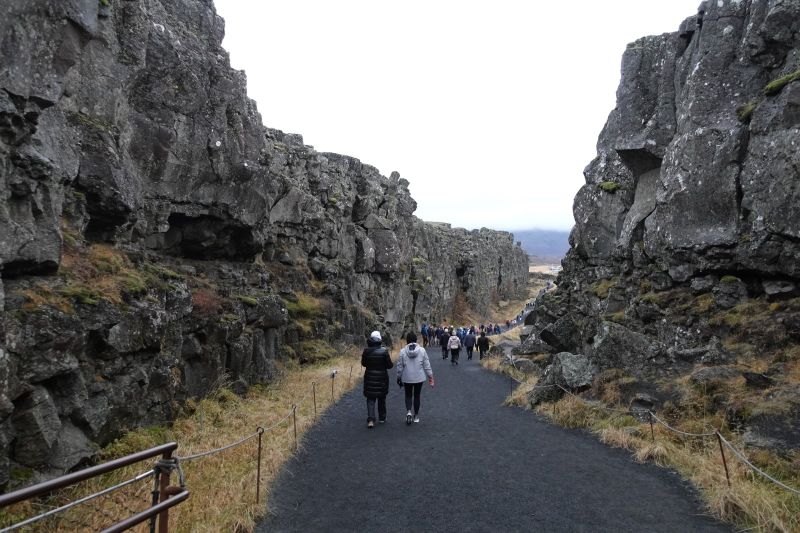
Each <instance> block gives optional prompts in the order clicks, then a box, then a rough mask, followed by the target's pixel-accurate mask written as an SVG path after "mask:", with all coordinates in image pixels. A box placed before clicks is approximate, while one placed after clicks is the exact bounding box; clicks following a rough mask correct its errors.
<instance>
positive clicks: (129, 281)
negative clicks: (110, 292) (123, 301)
mask: <svg viewBox="0 0 800 533" xmlns="http://www.w3.org/2000/svg"><path fill="white" fill-rule="evenodd" d="M148 281H151V280H148V278H147V276H144V275H142V274H141V273H140V272H136V271H135V270H131V271H129V272H126V273H125V275H124V276H123V277H122V280H121V281H120V287H121V288H122V290H123V292H126V293H127V294H132V295H138V294H144V293H146V292H147V289H148V286H149V283H148Z"/></svg>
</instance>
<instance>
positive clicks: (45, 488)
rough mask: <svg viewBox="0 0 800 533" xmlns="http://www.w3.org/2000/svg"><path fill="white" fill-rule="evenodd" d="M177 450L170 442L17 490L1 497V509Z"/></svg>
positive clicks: (175, 445) (176, 444) (176, 446)
mask: <svg viewBox="0 0 800 533" xmlns="http://www.w3.org/2000/svg"><path fill="white" fill-rule="evenodd" d="M177 448H178V443H177V442H169V443H167V444H162V445H160V446H156V447H155V448H150V449H148V450H143V451H141V452H136V453H132V454H131V455H126V456H125V457H121V458H119V459H115V460H113V461H109V462H107V463H103V464H100V465H97V466H92V467H89V468H85V469H83V470H79V471H77V472H74V473H72V474H67V475H65V476H61V477H58V478H55V479H51V480H49V481H43V482H41V483H37V484H36V485H31V486H30V487H25V488H22V489H19V490H15V491H14V492H9V493H8V494H3V495H2V496H0V507H6V506H8V505H11V504H14V503H18V502H21V501H24V500H29V499H31V498H36V497H37V496H42V495H44V494H50V493H51V492H54V491H56V490H58V489H63V488H64V487H68V486H70V485H74V484H76V483H79V482H81V481H84V480H87V479H90V478H93V477H96V476H99V475H101V474H106V473H108V472H111V471H112V470H117V469H119V468H122V467H124V466H128V465H132V464H134V463H138V462H140V461H144V460H145V459H150V458H151V457H158V456H160V455H164V454H171V453H172V452H173V451H175V450H176V449H177Z"/></svg>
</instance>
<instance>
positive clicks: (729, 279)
mask: <svg viewBox="0 0 800 533" xmlns="http://www.w3.org/2000/svg"><path fill="white" fill-rule="evenodd" d="M719 280H720V281H721V282H722V283H736V282H737V281H739V278H737V277H736V276H731V275H727V276H722V277H721V278H720V279H719Z"/></svg>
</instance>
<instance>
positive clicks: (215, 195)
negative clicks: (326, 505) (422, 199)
mask: <svg viewBox="0 0 800 533" xmlns="http://www.w3.org/2000/svg"><path fill="white" fill-rule="evenodd" d="M222 37H223V21H222V19H221V18H219V17H218V16H217V15H216V13H215V11H214V8H213V4H212V2H211V0H169V1H163V0H110V1H109V2H105V1H103V2H98V1H97V0H67V1H64V0H10V1H7V2H3V5H2V7H0V271H1V272H2V282H0V486H4V485H6V484H7V483H8V481H9V480H10V479H11V480H12V481H14V482H19V481H21V480H23V479H29V478H30V476H31V474H32V473H34V472H38V473H46V474H55V473H59V472H63V471H65V470H69V469H72V468H75V467H76V466H79V465H81V464H83V463H85V462H87V461H90V460H91V459H92V457H93V455H94V450H95V449H96V448H97V446H98V445H102V444H104V443H107V442H109V440H111V439H113V438H114V437H116V436H117V435H119V434H120V432H121V431H122V430H124V429H125V428H130V427H135V426H137V425H142V424H155V423H164V422H165V421H168V420H170V419H171V418H172V417H174V416H175V414H176V413H177V412H178V411H179V409H180V406H181V404H182V403H183V401H184V400H185V399H187V398H190V397H198V396H202V395H203V394H206V393H207V392H208V391H210V390H212V389H213V388H214V387H215V386H218V385H219V384H220V383H221V382H223V380H227V381H228V382H230V383H231V385H232V386H233V387H234V388H235V389H237V390H242V389H244V388H246V387H247V386H248V385H250V384H253V383H263V382H267V381H269V380H270V379H271V378H272V377H273V375H274V372H275V368H276V367H275V361H276V360H279V359H285V358H289V357H296V358H298V359H300V360H301V361H310V360H314V359H316V358H319V357H322V356H325V355H326V354H329V353H330V352H332V351H334V350H335V349H337V342H342V343H345V342H359V343H360V342H361V339H363V335H364V333H365V331H369V330H370V329H373V328H381V329H383V330H384V331H386V332H387V334H389V335H390V336H391V335H394V336H397V335H398V334H399V333H401V332H402V331H403V329H404V328H406V327H410V326H413V325H414V324H416V323H418V322H419V321H421V320H425V319H427V320H441V319H443V318H445V317H446V316H451V313H452V312H453V307H454V304H455V303H456V302H457V301H459V299H463V300H464V301H466V302H467V303H468V304H469V305H471V306H472V307H473V308H475V309H476V310H477V311H479V312H480V311H485V310H486V309H487V307H488V305H489V304H490V303H491V302H492V300H493V299H508V298H513V297H522V296H523V295H524V289H525V283H526V277H527V260H526V257H525V254H524V253H523V252H522V250H521V249H520V248H519V246H518V245H516V244H515V243H514V241H513V237H512V236H511V235H510V234H508V233H502V232H493V231H490V230H486V229H483V230H480V231H471V232H468V231H465V230H459V229H452V228H449V227H447V226H442V225H430V224H426V223H424V222H422V221H420V220H419V219H417V218H415V217H414V215H413V212H414V210H415V207H416V204H415V202H414V200H413V199H412V198H411V197H410V195H409V192H408V187H407V186H408V182H407V181H406V180H404V179H401V178H400V177H399V176H398V175H397V174H392V175H391V176H390V177H389V178H386V177H383V176H381V175H380V174H379V173H378V171H377V170H376V169H375V168H373V167H370V166H369V165H366V164H363V163H361V162H360V161H359V160H357V159H355V158H352V157H347V156H341V155H336V154H325V153H318V152H316V151H315V150H314V149H313V148H312V147H310V146H306V145H304V144H303V141H302V138H301V137H299V136H297V135H289V134H285V133H283V132H280V131H276V130H272V129H268V128H265V127H264V126H263V125H262V121H261V117H260V116H259V114H258V112H257V110H256V105H255V103H254V102H252V101H251V100H249V99H248V98H247V96H246V80H245V77H244V74H243V73H241V72H237V71H235V70H232V69H231V68H230V65H229V61H228V55H227V53H226V52H225V50H224V49H222V47H221V41H222ZM320 339H322V342H320ZM331 343H333V344H334V346H331Z"/></svg>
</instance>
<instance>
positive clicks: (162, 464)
mask: <svg viewBox="0 0 800 533" xmlns="http://www.w3.org/2000/svg"><path fill="white" fill-rule="evenodd" d="M352 372H353V367H352V365H351V366H350V373H349V376H348V386H349V385H350V383H351V381H352ZM338 373H339V371H338V370H334V371H332V372H331V373H330V374H329V378H330V380H331V396H330V400H331V403H333V401H334V400H335V392H336V376H337V375H338ZM317 385H318V383H317V382H316V381H312V382H311V387H310V390H309V391H308V392H307V393H306V394H305V395H304V396H303V397H302V398H301V399H300V400H299V401H297V402H295V403H293V404H292V406H291V408H290V409H289V412H288V413H287V414H286V415H285V416H284V417H282V418H281V419H279V420H278V421H276V422H274V423H273V424H272V425H270V426H268V427H266V428H264V427H261V426H259V427H258V428H256V431H255V432H254V433H251V434H249V435H246V436H244V437H242V438H240V439H238V440H236V441H234V442H231V443H228V444H225V445H222V446H219V447H217V448H213V449H210V450H205V451H201V452H196V453H192V454H190V455H186V456H183V457H181V456H177V455H174V456H172V457H170V458H162V459H160V460H159V461H158V462H157V463H156V466H155V468H153V469H151V470H148V471H147V472H143V473H141V474H139V475H137V476H135V477H134V478H131V479H128V480H126V481H123V482H121V483H118V484H116V485H113V486H111V487H108V488H105V489H103V490H101V491H98V492H96V493H93V494H90V495H88V496H84V497H81V498H79V499H77V500H74V501H72V502H69V503H67V504H65V505H62V506H60V507H57V508H55V509H50V510H48V511H46V512H43V513H40V514H38V515H36V516H33V517H30V518H27V519H25V520H23V521H21V522H17V523H15V524H13V525H10V526H7V527H5V528H3V529H0V533H6V532H11V531H16V530H19V529H21V528H23V527H25V526H28V525H31V524H33V523H36V522H39V521H40V520H44V519H46V518H52V517H54V516H56V515H58V514H61V513H64V512H66V511H68V510H70V509H72V508H74V507H77V506H78V505H81V504H84V503H86V502H89V501H92V500H94V499H96V498H99V497H101V496H106V495H108V494H111V493H112V492H115V491H117V490H120V489H122V488H124V487H127V486H129V485H132V484H133V483H136V482H139V481H142V480H144V479H147V478H148V477H151V476H154V477H155V480H154V485H155V487H154V490H153V495H154V496H153V498H154V499H153V504H154V506H153V509H155V508H156V507H157V506H156V505H155V504H156V500H157V497H158V494H159V488H158V487H159V475H160V474H166V476H162V477H165V478H166V479H167V480H168V479H169V473H170V472H171V471H172V470H177V472H178V475H179V480H180V488H181V489H182V490H184V492H185V482H184V474H183V469H182V467H181V463H188V462H191V461H196V460H198V459H203V458H205V457H210V456H213V455H217V454H219V453H222V452H225V451H228V450H231V449H233V448H237V447H239V446H242V445H244V444H246V443H248V442H250V441H252V440H254V439H256V438H257V439H258V452H257V474H256V502H258V501H260V498H261V452H262V444H263V443H262V439H263V435H264V434H265V433H268V432H270V431H273V430H276V429H278V428H279V427H280V426H281V425H283V424H284V423H286V422H287V421H288V420H289V419H292V428H293V433H294V449H295V450H297V449H298V448H299V440H298V435H297V411H298V409H299V408H300V407H302V406H304V405H305V404H306V402H307V401H308V400H309V398H311V399H312V403H313V416H314V419H315V420H316V418H317V412H318V405H317ZM161 481H164V480H163V479H162V480H161ZM167 482H168V481H167ZM162 485H163V486H162V489H161V490H162V491H165V489H166V492H170V490H169V489H173V487H169V488H167V486H166V484H162ZM24 490H26V489H21V491H24ZM172 492H175V491H172ZM178 495H179V496H181V498H180V501H183V500H184V499H186V497H188V492H186V493H185V495H184V493H180V494H178ZM175 500H176V501H178V498H175ZM16 501H22V500H21V499H18V500H16ZM11 503H14V502H11ZM9 504H10V503H9ZM162 506H163V499H162ZM128 520H131V519H128ZM125 522H126V521H123V522H121V523H120V524H124V523H125ZM115 527H119V525H117V526H115ZM111 530H115V529H114V528H113V527H112V528H111ZM118 530H119V531H122V529H118ZM151 531H154V530H153V529H152V528H151ZM163 531H167V530H166V529H163Z"/></svg>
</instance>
